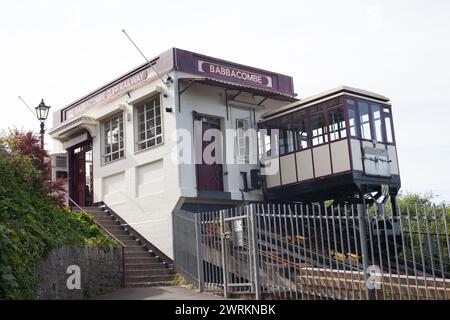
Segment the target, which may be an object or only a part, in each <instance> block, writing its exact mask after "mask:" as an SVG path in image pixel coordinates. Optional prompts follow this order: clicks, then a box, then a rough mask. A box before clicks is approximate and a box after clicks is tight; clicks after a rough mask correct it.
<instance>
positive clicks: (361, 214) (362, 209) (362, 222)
mask: <svg viewBox="0 0 450 320" xmlns="http://www.w3.org/2000/svg"><path fill="white" fill-rule="evenodd" d="M361 197H362V198H361V199H362V203H361V204H358V205H357V210H358V220H359V240H360V243H361V255H362V265H363V269H364V281H365V285H366V297H367V299H368V300H373V299H374V298H375V295H374V293H375V292H374V290H373V289H370V288H369V287H368V283H369V278H370V274H369V273H368V270H369V250H368V249H367V231H366V230H367V217H366V206H365V201H364V195H361Z"/></svg>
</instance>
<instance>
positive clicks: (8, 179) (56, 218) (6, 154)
mask: <svg viewBox="0 0 450 320" xmlns="http://www.w3.org/2000/svg"><path fill="white" fill-rule="evenodd" d="M49 176H50V163H49V161H48V155H47V153H46V152H45V151H43V150H42V149H41V148H40V146H39V139H38V137H37V136H36V135H34V134H32V133H30V132H27V133H24V132H19V131H17V130H14V131H11V132H8V133H3V134H2V136H1V137H0V299H32V298H34V297H35V289H36V286H37V285H38V283H39V279H38V275H37V264H38V262H39V261H40V260H41V259H42V258H43V257H45V254H46V253H47V252H49V250H51V249H53V248H57V247H59V246H62V245H80V246H83V245H86V244H91V245H97V246H113V245H115V243H114V242H113V241H111V240H110V239H109V238H108V237H107V236H106V235H105V234H104V233H102V232H101V231H100V230H99V228H97V226H96V225H95V223H94V221H93V220H92V218H91V217H88V216H86V215H84V214H83V213H76V212H72V211H70V210H69V209H67V208H64V207H62V206H61V205H60V204H61V203H62V202H61V198H60V197H61V193H60V194H58V193H56V192H55V190H57V189H58V188H60V186H57V185H55V183H52V182H50V181H49V180H50V179H49ZM61 185H62V184H61ZM61 190H62V189H59V191H61Z"/></svg>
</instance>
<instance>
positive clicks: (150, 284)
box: [125, 279, 173, 288]
mask: <svg viewBox="0 0 450 320" xmlns="http://www.w3.org/2000/svg"><path fill="white" fill-rule="evenodd" d="M172 280H173V279H172ZM171 285H172V282H171V281H157V282H141V283H139V282H137V283H125V287H127V288H142V287H156V286H158V287H164V286H171Z"/></svg>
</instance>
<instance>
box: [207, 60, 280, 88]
mask: <svg viewBox="0 0 450 320" xmlns="http://www.w3.org/2000/svg"><path fill="white" fill-rule="evenodd" d="M198 71H199V72H202V73H206V74H210V75H213V76H220V77H223V78H228V79H230V80H231V81H240V82H247V83H249V84H253V85H258V86H264V87H268V88H272V87H273V83H272V77H270V76H267V75H264V74H262V73H257V72H253V71H248V70H244V69H240V68H235V67H231V66H227V65H225V64H220V63H215V62H210V61H203V60H198Z"/></svg>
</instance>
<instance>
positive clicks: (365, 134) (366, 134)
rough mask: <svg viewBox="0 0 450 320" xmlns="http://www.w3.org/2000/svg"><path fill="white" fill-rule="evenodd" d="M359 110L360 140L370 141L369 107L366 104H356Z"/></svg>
mask: <svg viewBox="0 0 450 320" xmlns="http://www.w3.org/2000/svg"><path fill="white" fill-rule="evenodd" d="M358 109H359V123H360V124H361V138H363V139H367V140H372V135H371V133H370V117H369V105H368V104H367V103H366V102H362V101H359V102H358Z"/></svg>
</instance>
